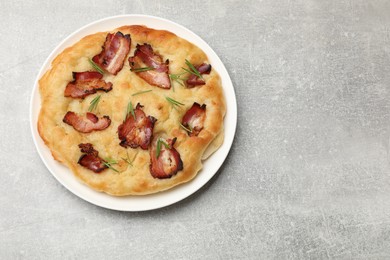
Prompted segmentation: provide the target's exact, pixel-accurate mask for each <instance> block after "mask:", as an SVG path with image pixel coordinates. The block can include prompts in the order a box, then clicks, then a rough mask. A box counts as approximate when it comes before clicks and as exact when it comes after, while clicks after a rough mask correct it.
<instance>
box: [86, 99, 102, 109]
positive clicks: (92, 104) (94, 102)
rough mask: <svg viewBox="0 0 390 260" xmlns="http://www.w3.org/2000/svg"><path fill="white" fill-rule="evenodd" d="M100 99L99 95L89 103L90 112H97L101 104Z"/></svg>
mask: <svg viewBox="0 0 390 260" xmlns="http://www.w3.org/2000/svg"><path fill="white" fill-rule="evenodd" d="M100 97H101V95H98V96H96V97H95V98H94V99H92V100H91V102H89V107H88V111H89V112H92V111H93V110H95V109H96V108H97V106H98V105H99V102H100Z"/></svg>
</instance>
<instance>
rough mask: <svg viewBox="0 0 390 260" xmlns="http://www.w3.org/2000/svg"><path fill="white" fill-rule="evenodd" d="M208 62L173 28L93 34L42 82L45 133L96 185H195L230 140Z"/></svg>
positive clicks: (56, 151)
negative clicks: (205, 165) (204, 165)
mask: <svg viewBox="0 0 390 260" xmlns="http://www.w3.org/2000/svg"><path fill="white" fill-rule="evenodd" d="M209 63H210V62H209V61H208V59H207V56H206V54H205V53H204V52H203V51H202V50H201V49H199V48H198V47H197V46H195V45H193V44H192V43H190V42H188V41H186V40H184V39H182V38H180V37H178V36H176V35H175V34H173V33H171V32H168V31H163V30H154V29H151V28H147V27H145V26H139V25H133V26H123V27H120V28H117V29H115V30H113V31H112V32H99V33H95V34H92V35H88V36H86V37H84V38H83V39H81V40H80V41H79V42H77V43H76V44H74V45H73V46H71V47H69V48H67V49H65V50H64V51H63V52H62V53H61V54H59V55H58V56H57V57H56V58H55V59H54V61H53V62H52V64H51V68H50V69H49V70H48V71H47V72H46V73H45V74H44V76H43V77H42V78H41V79H40V80H39V90H40V94H41V100H42V103H41V111H40V114H39V119H38V131H39V134H40V136H41V137H42V139H43V140H44V142H45V144H46V145H47V146H48V147H49V148H50V150H51V152H52V155H53V157H54V158H55V159H56V160H57V161H59V162H61V163H63V164H64V165H66V166H67V167H69V168H70V169H71V171H72V172H73V173H74V175H75V176H77V177H78V179H79V180H81V181H82V182H83V183H85V184H87V185H88V186H90V187H91V188H93V189H95V190H97V191H101V192H105V193H108V194H111V195H115V196H124V195H144V194H151V193H155V192H159V191H163V190H167V189H169V188H172V187H174V186H176V185H178V184H181V183H184V182H188V181H190V180H191V179H193V178H194V177H195V176H196V175H197V173H198V172H199V171H200V169H201V168H202V160H205V159H206V158H207V157H208V156H210V155H211V154H212V153H213V152H214V151H216V150H217V149H218V148H219V147H220V146H221V144H222V142H223V133H224V131H223V127H224V126H223V119H224V116H225V112H226V105H225V100H224V95H223V90H222V85H221V79H220V77H219V75H218V73H217V71H216V70H215V69H214V68H213V67H212V64H209ZM99 72H100V73H99Z"/></svg>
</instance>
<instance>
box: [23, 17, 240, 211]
mask: <svg viewBox="0 0 390 260" xmlns="http://www.w3.org/2000/svg"><path fill="white" fill-rule="evenodd" d="M120 19H145V20H150V22H152V21H153V20H156V21H161V22H164V25H165V24H169V25H170V26H173V27H177V28H178V29H177V30H179V29H181V30H183V31H184V32H185V33H187V34H189V35H190V36H191V37H194V39H193V41H195V42H196V41H199V42H201V43H202V45H204V46H202V48H201V49H202V50H203V51H204V52H205V53H206V55H207V56H208V58H209V59H210V56H213V58H214V59H216V61H217V62H218V63H219V66H220V68H219V69H221V70H222V71H220V70H218V73H219V74H220V75H221V80H222V81H226V82H224V83H223V84H222V88H223V89H224V96H225V101H226V104H227V105H228V103H229V107H228V108H227V112H226V114H225V118H224V126H225V127H224V131H225V138H224V143H223V144H222V146H221V147H220V148H219V149H218V150H217V151H216V152H215V153H217V152H218V151H219V150H221V148H222V147H224V148H225V149H224V150H221V151H220V153H222V154H221V155H220V157H221V159H220V163H219V164H218V166H216V167H215V171H214V172H212V173H210V174H209V175H207V176H206V178H203V179H202V180H203V181H202V182H201V183H200V184H198V185H197V186H195V187H192V189H191V190H189V191H188V190H187V192H185V193H184V194H183V195H182V196H180V197H178V198H175V199H171V200H168V201H166V202H165V203H160V204H158V205H154V206H153V205H151V206H139V205H138V207H131V206H130V207H123V206H119V204H118V205H107V204H106V203H105V202H102V201H99V200H97V201H96V199H91V198H90V197H86V196H85V195H83V194H81V192H80V191H78V190H77V189H76V188H74V187H71V186H70V185H68V184H67V183H66V182H65V181H64V180H63V179H61V178H59V176H57V173H56V172H55V169H52V166H51V165H49V160H50V161H52V162H54V163H55V164H57V163H58V164H60V163H59V162H57V161H55V160H54V158H53V157H52V155H51V151H50V149H49V148H48V147H47V146H46V145H45V144H44V147H41V144H39V143H38V142H39V141H38V140H37V139H40V141H41V142H43V140H42V138H41V137H40V135H39V133H38V130H37V120H34V119H35V116H36V119H38V115H39V111H40V109H41V98H40V93H39V79H40V78H41V77H42V76H43V74H44V73H45V72H46V71H47V70H48V69H50V68H51V62H52V61H53V59H54V58H55V57H56V55H58V54H59V53H60V51H61V49H62V50H63V49H65V48H67V47H69V46H71V45H73V44H74V43H71V44H66V43H67V42H68V41H70V40H71V39H72V38H74V37H75V36H77V35H78V34H80V33H82V31H84V30H86V29H88V28H90V27H94V26H98V25H99V24H100V23H104V22H107V21H114V23H115V20H120ZM123 25H124V24H122V26H123ZM147 26H148V27H149V25H147ZM118 27H119V26H118ZM156 27H158V26H156ZM152 28H153V27H152ZM154 28H155V27H154ZM113 29H114V28H113ZM159 29H160V30H161V29H163V28H159ZM94 30H95V32H97V31H99V30H96V29H94ZM166 30H168V29H166ZM184 32H183V33H184ZM173 33H175V34H176V35H178V36H179V37H181V38H184V39H186V40H187V41H190V42H193V41H191V40H190V39H188V38H187V37H183V35H179V34H178V33H177V32H176V31H174V32H173ZM86 35H87V34H85V35H81V36H79V37H78V39H77V41H78V40H80V39H82V38H83V37H85V36H86ZM194 44H195V43H194ZM196 45H198V44H196ZM205 46H206V49H207V51H205V50H204V47H205ZM222 74H223V75H222ZM225 84H227V85H228V86H225ZM227 89H228V90H229V92H231V95H230V98H232V100H228V99H227V97H226V92H227ZM37 98H38V99H39V100H38V108H35V106H34V105H35V103H37V102H36V99H37ZM229 101H230V102H229ZM231 103H233V106H232V104H231ZM35 110H37V111H38V112H36V111H35ZM34 112H35V113H34ZM228 113H229V115H231V120H233V122H230V121H229V128H230V129H229V130H230V132H229V133H230V135H229V136H228V137H229V138H226V137H227V136H226V129H227V128H226V121H227V116H228ZM29 119H30V130H31V134H32V139H33V141H34V145H35V148H36V150H37V152H38V154H39V157H40V158H41V160H42V162H43V163H44V165H45V167H46V168H47V170H48V171H49V172H50V173H51V175H52V176H54V178H55V179H56V180H57V181H58V182H59V183H60V184H61V185H62V186H64V187H65V188H66V189H67V190H68V191H70V192H71V193H73V194H74V195H76V196H77V197H79V198H80V199H83V200H85V201H88V202H89V203H91V204H93V205H96V206H99V207H102V208H106V209H111V210H117V211H128V212H138V211H149V210H155V209H158V208H163V207H167V206H170V205H172V204H174V203H177V202H179V201H181V200H183V199H185V198H187V197H189V196H191V195H192V194H194V193H195V192H197V191H198V190H200V189H201V188H202V187H203V186H204V185H206V184H207V183H208V182H209V181H210V180H211V179H212V178H213V177H214V176H215V174H216V173H217V172H218V170H219V169H220V167H221V166H222V165H223V163H224V161H225V160H226V158H227V156H228V154H229V152H230V150H231V147H232V144H233V141H234V138H235V133H236V129H237V100H236V94H235V90H234V86H233V82H232V80H231V78H230V76H229V73H228V71H227V69H226V67H225V65H224V64H223V62H222V61H221V59H220V58H219V56H218V55H217V54H216V53H215V51H214V50H213V49H212V48H211V47H210V46H209V45H208V44H207V43H206V42H205V41H204V40H203V39H202V38H201V37H200V36H198V35H197V34H195V33H194V32H192V31H191V30H190V29H188V28H186V27H184V26H182V25H180V24H178V23H176V22H173V21H171V20H168V19H165V18H161V17H157V16H151V15H145V14H123V15H116V16H109V17H105V18H102V19H99V20H96V21H93V22H91V23H88V24H86V25H84V26H82V27H80V28H79V29H77V30H75V31H74V32H72V33H71V34H69V35H68V36H67V37H65V38H64V39H63V40H62V41H61V42H60V43H58V44H57V45H56V47H55V48H54V49H53V50H52V51H51V52H50V54H49V56H48V57H47V58H46V59H45V61H44V62H43V64H42V66H41V67H40V70H39V72H38V74H37V76H36V78H35V81H34V86H33V88H32V92H31V96H30V104H29ZM37 134H38V135H37ZM41 149H43V150H45V149H46V150H47V149H48V150H49V152H50V156H49V158H47V157H46V156H44V154H43V151H42V150H41ZM215 153H214V154H212V155H211V156H210V157H209V158H208V159H206V160H205V161H203V162H202V164H203V165H204V164H205V163H206V162H207V161H209V160H210V159H211V158H212V157H213V156H215ZM46 160H48V161H46ZM60 165H62V164H60ZM62 166H63V165H62ZM63 167H66V166H63ZM66 170H68V171H69V172H70V173H72V172H71V170H70V169H69V168H67V167H66ZM201 171H204V170H201ZM199 174H200V172H199V173H198V174H197V176H195V178H194V179H192V180H190V181H189V182H187V183H184V184H180V185H177V186H175V187H173V188H172V189H169V190H167V191H162V192H158V193H155V194H151V195H146V196H145V195H143V196H138V195H134V196H131V195H130V196H124V197H115V196H112V195H109V194H106V193H103V192H98V191H95V190H93V189H92V188H90V187H88V186H87V185H85V184H84V183H81V181H80V180H78V179H77V178H76V176H74V174H73V173H72V177H73V178H74V179H75V180H76V181H77V182H78V183H80V184H82V185H83V186H84V187H86V188H87V189H89V190H91V191H92V193H93V194H95V193H96V194H99V196H100V195H102V194H103V196H106V197H108V198H110V200H111V199H113V200H116V199H118V201H119V200H121V199H122V198H130V197H133V198H134V199H135V198H137V199H138V198H146V197H148V196H159V195H161V194H163V193H169V192H172V191H173V190H175V189H176V190H177V189H178V187H180V186H185V185H189V184H190V183H192V182H194V180H195V179H196V178H199ZM141 200H142V199H141Z"/></svg>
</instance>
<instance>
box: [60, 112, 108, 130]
mask: <svg viewBox="0 0 390 260" xmlns="http://www.w3.org/2000/svg"><path fill="white" fill-rule="evenodd" d="M62 121H63V122H64V123H66V124H68V125H71V126H73V128H74V129H76V130H77V131H79V132H81V133H90V132H92V131H100V130H103V129H106V128H107V127H109V125H110V124H111V119H110V118H109V117H108V116H103V117H102V118H100V119H99V118H98V117H97V116H96V115H95V114H93V113H89V112H87V114H86V116H85V117H83V116H80V115H78V114H76V113H75V112H72V111H68V112H67V113H66V114H65V116H64V119H63V120H62Z"/></svg>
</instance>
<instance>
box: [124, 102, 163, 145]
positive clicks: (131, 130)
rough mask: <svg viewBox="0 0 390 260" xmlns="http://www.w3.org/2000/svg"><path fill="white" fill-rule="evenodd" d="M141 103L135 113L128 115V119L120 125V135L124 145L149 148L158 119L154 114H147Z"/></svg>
mask: <svg viewBox="0 0 390 260" xmlns="http://www.w3.org/2000/svg"><path fill="white" fill-rule="evenodd" d="M142 107H143V106H141V105H140V104H139V103H138V104H137V106H136V108H135V109H134V115H135V118H134V117H133V115H132V114H129V115H127V117H126V120H125V121H124V122H123V123H122V124H121V125H120V126H119V127H118V137H119V139H120V140H121V142H120V145H121V146H123V147H128V146H130V147H131V148H137V147H138V146H140V147H141V148H142V149H143V150H147V149H148V147H149V144H150V140H151V139H152V136H153V127H154V123H155V122H156V121H157V119H156V118H154V117H153V116H146V115H145V113H144V111H142Z"/></svg>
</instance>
